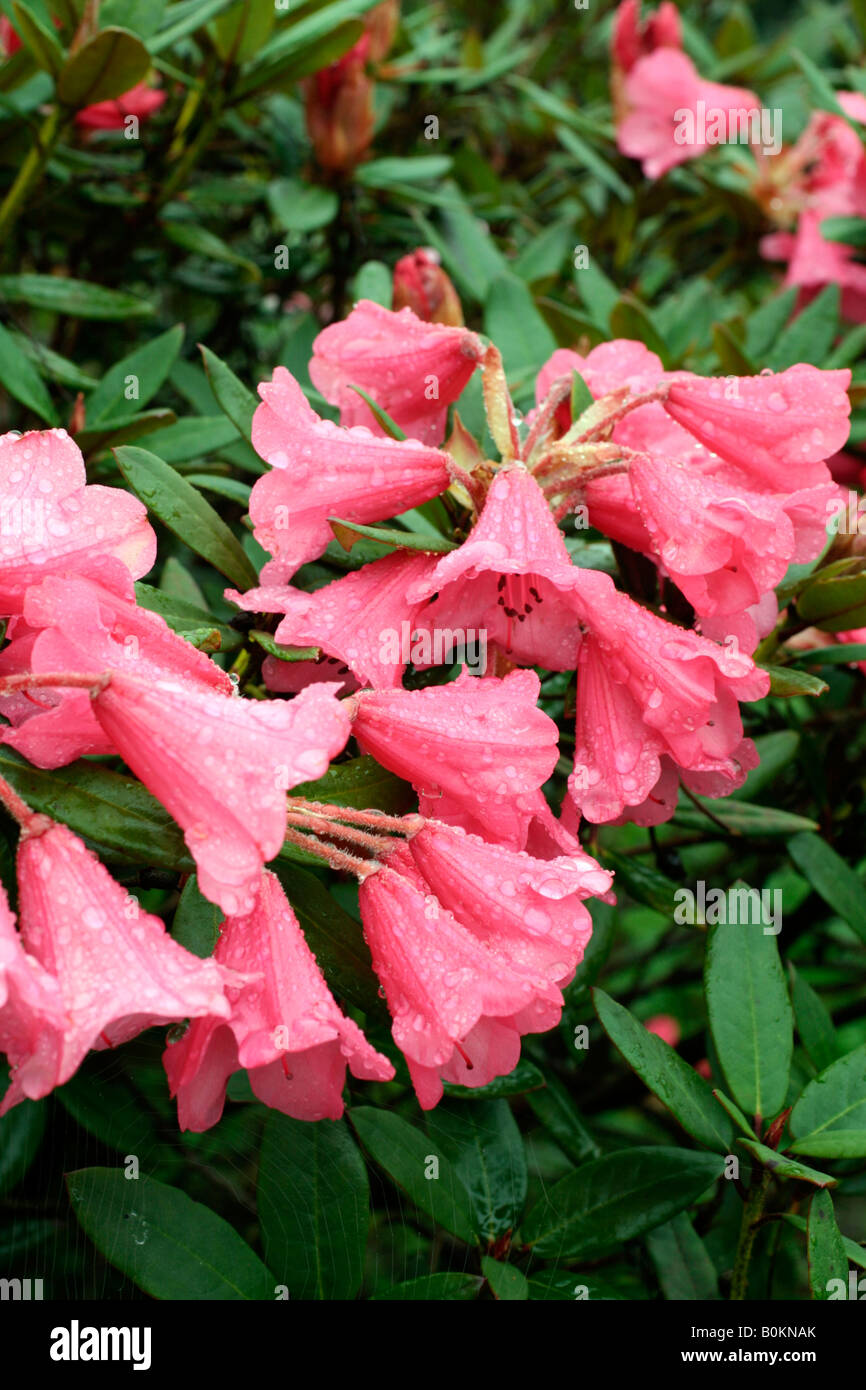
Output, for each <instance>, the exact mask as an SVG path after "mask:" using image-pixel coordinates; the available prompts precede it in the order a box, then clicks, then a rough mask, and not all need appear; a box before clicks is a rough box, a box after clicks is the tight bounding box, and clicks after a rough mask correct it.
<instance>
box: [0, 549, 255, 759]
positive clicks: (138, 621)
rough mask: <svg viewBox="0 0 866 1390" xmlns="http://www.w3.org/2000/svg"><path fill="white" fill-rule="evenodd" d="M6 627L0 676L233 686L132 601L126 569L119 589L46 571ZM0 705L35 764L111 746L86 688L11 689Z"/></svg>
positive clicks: (9, 734)
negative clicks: (79, 673)
mask: <svg viewBox="0 0 866 1390" xmlns="http://www.w3.org/2000/svg"><path fill="white" fill-rule="evenodd" d="M118 568H120V567H118ZM9 635H10V636H11V638H12V640H11V641H10V642H9V645H8V646H7V647H6V648H5V649H4V650H3V652H2V653H0V676H8V675H15V674H17V673H19V672H24V671H33V672H36V673H42V672H49V671H69V670H75V669H76V668H77V669H84V670H91V671H109V670H126V671H128V672H129V673H130V674H132V675H135V676H137V677H138V678H139V679H141V680H151V679H153V680H159V679H161V678H164V677H169V678H175V679H178V680H182V681H189V682H190V683H191V686H192V687H193V688H196V687H198V688H200V689H202V690H210V691H215V692H218V693H220V694H222V695H225V696H230V695H232V694H233V691H234V687H233V685H232V682H231V681H230V680H229V677H228V676H227V675H226V673H225V671H221V670H220V668H219V666H217V665H216V664H215V663H214V662H213V661H211V660H210V658H209V657H207V656H205V654H204V653H203V652H199V651H196V649H195V647H193V646H192V645H191V644H190V643H189V642H187V641H185V640H184V638H182V637H179V636H178V634H177V633H176V632H173V631H172V629H171V628H170V627H169V626H168V624H167V623H166V622H165V619H164V618H161V617H160V616H159V614H157V613H151V612H149V611H148V610H147V609H146V608H140V607H139V606H138V605H137V603H136V601H135V590H134V587H133V583H132V580H131V578H130V577H129V574H128V573H127V571H125V570H123V569H120V572H119V573H118V574H117V577H116V590H115V589H107V588H105V587H104V585H102V584H98V583H96V582H94V581H93V580H91V579H85V578H81V577H79V576H74V575H73V576H66V575H51V576H49V578H47V579H44V580H43V581H42V583H41V584H34V585H32V586H31V588H30V589H28V591H27V594H26V597H25V599H24V611H23V614H22V616H21V617H20V618H13V619H12V622H11V623H10V628H9ZM0 710H2V712H3V714H5V715H6V717H7V718H8V719H9V720H11V722H12V725H13V726H14V727H13V728H11V729H4V730H3V733H2V738H3V741H4V742H6V743H8V744H11V746H12V747H13V748H17V749H18V752H19V753H23V754H24V756H25V757H26V758H28V759H29V760H30V762H32V763H35V764H36V766H37V767H46V768H54V767H63V766H64V765H65V764H66V763H69V762H72V761H73V760H74V759H75V758H78V757H81V756H82V755H83V754H85V753H103V754H104V753H113V752H114V746H113V744H112V743H111V740H110V739H109V737H108V735H107V734H106V733H105V731H104V730H103V728H102V726H101V725H100V724H99V722H98V720H97V719H96V717H95V715H94V713H93V710H92V709H91V704H90V696H89V695H88V693H87V691H84V690H69V689H66V690H64V689H62V688H60V689H56V690H51V689H43V690H40V691H39V692H38V694H36V695H32V694H30V693H29V692H28V693H25V692H16V693H14V694H11V695H6V696H0Z"/></svg>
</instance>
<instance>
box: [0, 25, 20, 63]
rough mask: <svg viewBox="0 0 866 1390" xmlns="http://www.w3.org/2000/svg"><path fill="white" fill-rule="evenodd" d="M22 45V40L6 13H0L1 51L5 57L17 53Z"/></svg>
mask: <svg viewBox="0 0 866 1390" xmlns="http://www.w3.org/2000/svg"><path fill="white" fill-rule="evenodd" d="M20 47H21V40H20V39H19V37H18V35H17V34H16V32H15V30H14V29H13V28H12V25H11V24H10V22H9V20H8V19H7V18H6V16H5V14H4V15H0V53H2V55H3V57H4V58H11V57H12V54H13V53H17V52H18V50H19V48H20Z"/></svg>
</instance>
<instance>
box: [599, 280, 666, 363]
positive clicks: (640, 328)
mask: <svg viewBox="0 0 866 1390" xmlns="http://www.w3.org/2000/svg"><path fill="white" fill-rule="evenodd" d="M610 331H611V334H612V336H613V337H616V338H637V339H638V340H639V341H640V342H642V343H646V345H647V347H648V348H649V350H650V352H654V353H656V354H657V355H658V356H659V357H660V358H661V360H662V363H663V364H664V366H666V367H667V366H669V365H670V353H669V351H668V346H667V343H666V342H665V340H664V338H663V337H662V335H661V333H660V332H659V330H658V328H657V327H656V325H655V323H654V321H653V319H652V318H651V316H650V313H649V310H648V309H647V308H646V306H645V305H644V304H641V302H640V300H639V299H635V297H634V295H631V294H623V295H621V296H620V298H619V300H618V302H617V303H616V304H615V305H614V306H613V309H612V310H611V314H610Z"/></svg>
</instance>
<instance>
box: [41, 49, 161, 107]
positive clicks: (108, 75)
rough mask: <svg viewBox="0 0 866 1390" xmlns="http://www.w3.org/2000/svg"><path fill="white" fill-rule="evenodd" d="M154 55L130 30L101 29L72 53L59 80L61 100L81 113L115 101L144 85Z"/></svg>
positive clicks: (58, 89) (58, 90) (58, 87)
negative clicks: (83, 110)
mask: <svg viewBox="0 0 866 1390" xmlns="http://www.w3.org/2000/svg"><path fill="white" fill-rule="evenodd" d="M149 69H150V54H149V53H148V51H147V49H146V48H145V46H144V44H143V43H142V42H141V39H139V38H137V37H136V35H135V34H131V33H130V32H129V30H128V29H101V30H100V31H99V33H98V34H95V35H94V36H93V38H92V39H89V40H88V42H87V43H84V44H82V46H81V47H80V48H77V49H76V50H75V52H74V53H70V55H69V57H68V58H67V60H66V64H65V66H64V68H63V71H62V72H61V74H60V76H59V77H58V79H57V98H58V100H59V101H60V102H61V103H62V104H63V105H64V106H70V107H72V108H74V110H76V111H78V110H80V109H81V108H82V107H83V106H93V105H95V103H96V102H98V101H112V100H114V98H115V97H120V96H123V94H124V92H128V91H129V90H130V88H131V87H135V86H136V85H137V84H138V83H139V82H143V81H144V79H145V77H146V76H147V74H148V71H149Z"/></svg>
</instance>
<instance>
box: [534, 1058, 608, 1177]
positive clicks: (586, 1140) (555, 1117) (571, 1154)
mask: <svg viewBox="0 0 866 1390" xmlns="http://www.w3.org/2000/svg"><path fill="white" fill-rule="evenodd" d="M527 1100H528V1101H529V1104H530V1106H531V1107H532V1110H533V1111H534V1113H535V1115H536V1117H537V1118H538V1119H539V1120H540V1121H541V1123H542V1124H543V1125H544V1127H545V1129H546V1130H547V1131H548V1132H549V1133H550V1134H551V1135H552V1137H553V1138H554V1139H555V1140H556V1142H557V1144H558V1145H559V1147H560V1148H561V1149H562V1152H563V1153H564V1154H565V1156H566V1157H567V1158H570V1159H571V1161H572V1163H577V1164H579V1163H583V1162H584V1161H585V1160H586V1159H587V1158H598V1156H599V1154H600V1153H601V1146H600V1144H599V1143H598V1141H597V1139H596V1138H595V1136H594V1135H593V1134H592V1133H591V1131H590V1130H589V1129H588V1127H587V1125H586V1124H585V1123H584V1121H583V1119H582V1118H581V1116H580V1114H579V1112H578V1110H577V1108H576V1106H575V1105H574V1103H573V1102H572V1099H571V1096H570V1095H569V1094H568V1091H567V1090H566V1089H565V1087H564V1086H563V1084H562V1082H561V1081H559V1080H558V1078H557V1077H555V1076H552V1075H551V1076H548V1077H547V1084H546V1085H545V1086H544V1088H543V1090H538V1091H532V1092H530V1094H529V1095H528V1096H527Z"/></svg>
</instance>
